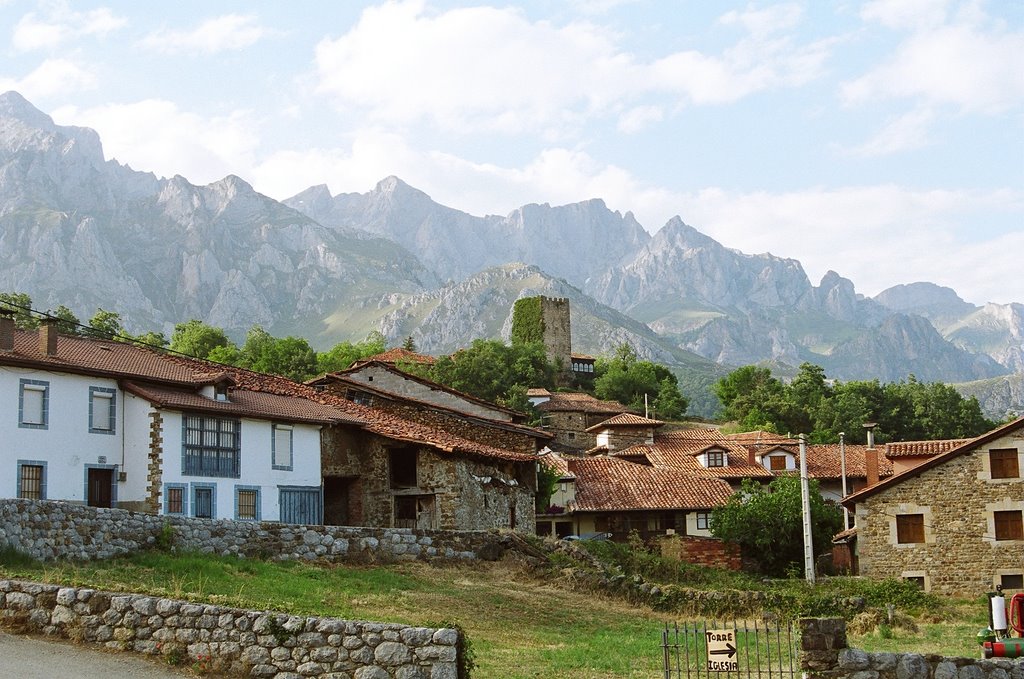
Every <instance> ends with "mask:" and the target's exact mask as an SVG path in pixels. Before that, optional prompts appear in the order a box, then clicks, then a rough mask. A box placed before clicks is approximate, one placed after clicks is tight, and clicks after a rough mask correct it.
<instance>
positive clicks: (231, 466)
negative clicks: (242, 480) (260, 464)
mask: <svg viewBox="0 0 1024 679" xmlns="http://www.w3.org/2000/svg"><path fill="white" fill-rule="evenodd" d="M181 421H182V427H183V429H184V433H183V435H182V438H183V439H184V443H183V445H182V449H183V450H182V461H181V473H182V474H187V475H190V476H224V477H229V478H236V479H237V478H238V477H239V476H240V475H241V468H240V460H239V446H240V441H239V438H240V436H239V429H240V427H241V425H240V423H239V421H238V420H227V419H220V418H216V417H204V416H202V415H185V416H183V417H182V418H181Z"/></svg>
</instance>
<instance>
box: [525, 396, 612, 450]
mask: <svg viewBox="0 0 1024 679" xmlns="http://www.w3.org/2000/svg"><path fill="white" fill-rule="evenodd" d="M526 396H527V398H528V399H529V400H530V402H531V403H533V405H534V407H536V408H537V410H538V411H539V412H540V413H541V418H542V424H543V427H544V428H545V429H547V430H548V431H550V432H551V433H552V434H554V437H555V438H554V440H552V441H551V443H550V445H551V447H552V448H554V449H556V450H560V451H563V452H567V453H570V454H571V453H576V454H582V453H583V452H584V451H586V450H588V449H590V448H593V447H594V446H596V445H597V434H596V433H593V432H590V431H588V430H589V429H590V428H591V427H593V426H594V425H596V424H600V423H601V422H604V421H605V420H607V419H608V418H610V417H613V416H615V415H619V414H622V413H625V412H628V408H626V406H624V405H622V404H621V403H619V402H617V401H602V400H601V399H597V398H594V397H593V396H591V395H590V394H585V393H583V392H576V391H554V392H552V391H548V390H547V389H530V390H529V391H527V394H526Z"/></svg>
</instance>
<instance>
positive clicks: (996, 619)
mask: <svg viewBox="0 0 1024 679" xmlns="http://www.w3.org/2000/svg"><path fill="white" fill-rule="evenodd" d="M989 605H990V606H992V629H994V630H1005V629H1006V597H1002V596H994V597H992V599H991V601H990V604H989Z"/></svg>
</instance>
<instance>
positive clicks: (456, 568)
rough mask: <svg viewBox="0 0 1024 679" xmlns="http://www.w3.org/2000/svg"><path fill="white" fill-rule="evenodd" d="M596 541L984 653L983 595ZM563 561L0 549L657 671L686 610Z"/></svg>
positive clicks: (578, 661)
mask: <svg viewBox="0 0 1024 679" xmlns="http://www.w3.org/2000/svg"><path fill="white" fill-rule="evenodd" d="M595 544H597V543H595ZM595 551H604V552H608V554H606V555H605V556H604V558H605V559H606V561H607V562H610V563H611V562H615V561H616V560H619V561H621V562H622V563H623V564H625V565H626V566H627V567H628V568H630V569H632V570H634V571H635V572H641V571H642V572H644V573H645V577H647V579H648V580H650V581H655V579H654V577H651V576H657V577H658V580H660V581H661V582H677V583H680V584H683V583H686V584H687V585H688V586H692V587H699V588H702V589H714V590H725V589H741V588H745V589H772V590H777V591H783V592H789V593H791V594H792V595H793V596H798V595H801V596H806V597H807V598H806V599H801V601H803V602H805V603H806V602H810V603H809V604H807V605H812V606H814V605H820V603H821V602H827V601H829V600H830V597H833V596H836V595H841V596H863V597H864V598H865V599H866V600H867V601H868V603H869V605H875V606H884V605H885V604H886V603H895V604H896V605H897V606H898V607H899V609H900V610H904V611H911V612H916V613H917V614H918V615H920V616H923V617H925V618H927V619H928V620H929V622H927V623H923V624H922V623H919V626H920V632H916V633H911V632H907V631H906V630H903V629H900V628H895V629H893V630H892V632H891V634H885V635H883V634H880V633H879V631H878V630H873V631H870V632H867V633H865V634H862V635H859V636H858V635H853V634H851V635H850V641H851V645H852V646H854V647H857V648H863V649H865V650H872V651H914V652H920V653H941V654H945V655H962V656H968V657H971V656H974V657H976V656H977V655H978V647H977V645H976V644H975V642H974V634H975V633H976V632H977V630H978V629H979V628H981V627H983V626H984V624H985V615H986V613H985V610H986V609H985V606H984V602H967V603H951V602H948V601H939V600H937V599H934V598H931V597H921V596H919V595H915V593H914V591H913V590H911V589H906V588H905V587H903V585H902V584H901V583H895V582H883V583H871V582H867V581H862V580H855V579H850V578H835V579H829V580H827V581H824V583H823V584H822V585H820V586H819V587H818V588H816V589H815V590H809V589H808V588H807V587H806V586H805V585H804V584H803V583H802V582H799V581H772V582H769V583H764V582H761V581H760V580H758V579H756V578H753V577H751V576H748V575H743V574H736V573H728V572H724V571H717V570H714V569H700V568H697V567H693V566H680V565H678V564H676V567H675V568H671V567H670V566H669V565H668V564H666V563H663V562H661V561H659V560H658V559H657V558H656V557H653V556H652V555H649V554H640V555H633V556H632V557H630V556H629V552H628V550H625V549H623V548H622V547H621V546H614V545H608V544H601V545H600V546H596V547H595ZM567 565H570V564H568V563H559V566H567ZM559 573H560V569H559V568H554V569H552V570H551V571H547V572H545V571H533V570H530V569H529V568H527V567H526V566H524V565H521V564H519V563H518V562H515V561H510V560H505V561H502V562H498V563H493V564H460V565H452V564H447V565H431V564H426V563H420V562H415V563H406V564H396V565H387V566H348V565H346V566H323V565H311V564H305V563H298V562H268V561H260V560H246V559H238V558H221V557H213V556H208V555H198V554H176V555H172V554H167V553H161V552H145V553H140V554H136V555H133V556H131V557H124V558H118V559H113V560H110V561H103V562H89V563H59V564H40V563H38V562H35V561H33V560H31V559H28V558H26V557H24V556H23V555H21V554H18V553H17V552H14V551H12V550H3V551H0V578H3V577H16V578H24V579H30V580H35V581H42V582H50V583H58V584H68V585H76V586H88V587H95V588H99V589H106V590H112V591H125V592H143V593H149V594H153V595H157V596H166V597H171V598H178V599H185V600H191V601H200V602H208V603H215V604H219V605H224V606H234V607H240V608H254V609H269V610H277V611H282V612H287V613H292V614H298V615H316V616H324V617H338V618H345V619H350V620H376V621H386V622H398V623H405V624H410V625H423V626H439V625H440V624H441V623H442V622H443V621H451V622H455V623H458V624H459V625H461V626H462V627H463V628H464V629H465V630H466V632H467V634H468V636H469V639H470V640H471V642H472V646H473V650H474V652H475V655H476V662H477V669H476V671H475V672H474V674H473V676H474V677H475V678H476V679H497V678H498V677H502V678H505V677H507V678H509V679H525V678H539V677H558V676H572V677H574V678H579V679H611V678H615V677H653V676H659V675H660V673H661V646H660V644H661V630H662V627H663V625H664V623H665V622H667V621H670V620H681V619H682V616H680V615H677V614H673V613H667V612H656V611H653V610H651V609H650V608H648V607H644V606H635V605H630V604H627V603H626V602H624V601H623V600H622V599H620V598H616V597H612V596H604V595H601V594H597V593H595V592H593V591H573V590H572V589H570V588H569V587H568V586H567V585H566V584H564V583H563V582H561V581H560V579H559V577H558V576H559ZM824 613H825V614H828V613H829V611H824ZM709 617H710V616H709Z"/></svg>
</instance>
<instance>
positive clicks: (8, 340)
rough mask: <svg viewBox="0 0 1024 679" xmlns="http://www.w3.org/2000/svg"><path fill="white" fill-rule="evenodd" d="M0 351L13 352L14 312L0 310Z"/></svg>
mask: <svg viewBox="0 0 1024 679" xmlns="http://www.w3.org/2000/svg"><path fill="white" fill-rule="evenodd" d="M0 351H14V312H13V311H9V310H7V309H0Z"/></svg>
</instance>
